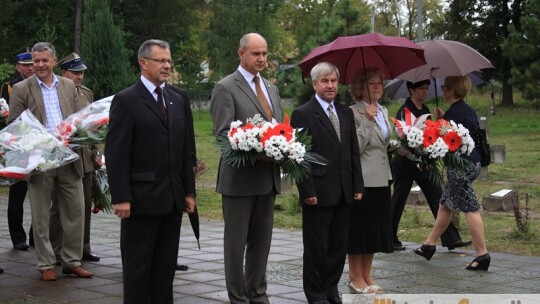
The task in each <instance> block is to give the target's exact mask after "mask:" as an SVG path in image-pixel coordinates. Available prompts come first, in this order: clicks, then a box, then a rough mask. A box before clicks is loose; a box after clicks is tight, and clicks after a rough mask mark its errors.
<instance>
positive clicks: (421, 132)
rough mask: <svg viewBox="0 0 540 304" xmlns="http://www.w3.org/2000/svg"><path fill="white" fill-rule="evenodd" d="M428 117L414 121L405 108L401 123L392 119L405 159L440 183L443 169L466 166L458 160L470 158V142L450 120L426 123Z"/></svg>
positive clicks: (461, 126) (472, 144)
mask: <svg viewBox="0 0 540 304" xmlns="http://www.w3.org/2000/svg"><path fill="white" fill-rule="evenodd" d="M429 116H430V114H424V115H422V116H420V117H418V118H416V117H415V116H414V115H413V114H412V113H411V111H410V110H409V109H407V108H405V112H404V119H405V120H397V119H394V118H392V120H393V122H394V124H395V126H396V128H395V130H396V134H397V136H398V140H399V144H400V146H403V147H405V148H406V149H407V150H408V152H410V153H409V154H408V156H407V157H408V158H409V159H410V160H412V161H414V162H417V163H418V168H421V169H422V168H432V169H435V170H434V172H435V173H436V174H437V176H435V178H437V179H438V180H439V181H440V182H442V180H443V179H442V172H443V170H444V167H445V166H451V167H455V168H458V169H462V168H464V167H465V165H466V164H467V163H468V162H469V161H468V160H466V159H463V158H462V157H461V156H463V155H470V154H471V152H472V150H473V149H474V140H473V139H472V137H471V136H470V135H469V130H468V129H467V128H465V127H464V126H463V125H462V124H457V123H455V122H454V121H453V120H451V121H447V120H444V119H439V120H437V121H432V120H430V119H428V118H429Z"/></svg>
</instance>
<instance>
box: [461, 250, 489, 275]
mask: <svg viewBox="0 0 540 304" xmlns="http://www.w3.org/2000/svg"><path fill="white" fill-rule="evenodd" d="M473 263H476V266H472V264H473ZM490 263H491V256H489V253H486V254H484V255H481V256H477V257H476V258H475V259H474V260H473V261H472V262H471V263H470V264H469V265H468V266H467V267H465V269H467V270H486V271H487V270H488V268H489V264H490Z"/></svg>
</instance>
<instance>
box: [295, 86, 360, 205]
mask: <svg viewBox="0 0 540 304" xmlns="http://www.w3.org/2000/svg"><path fill="white" fill-rule="evenodd" d="M334 107H335V109H336V114H337V116H338V119H339V127H340V133H341V142H340V140H339V139H338V137H337V134H336V131H335V129H334V127H333V126H332V123H331V122H330V118H328V115H327V114H326V112H325V110H324V109H323V108H322V107H321V105H320V104H319V102H318V101H317V99H316V98H315V97H313V98H312V99H311V101H310V102H307V103H305V104H303V105H302V106H300V107H298V108H297V109H296V110H294V112H293V113H292V115H291V124H292V126H293V127H294V128H302V132H308V133H309V134H310V135H311V143H312V149H311V151H312V152H315V153H317V154H319V155H321V156H323V157H324V158H326V159H327V160H328V164H327V165H319V164H311V174H310V175H309V176H308V177H307V178H304V179H303V180H302V182H298V183H297V186H298V192H299V193H300V201H301V202H303V201H304V200H305V199H306V198H309V197H314V196H316V197H317V204H318V205H319V206H334V205H337V204H338V203H339V202H340V200H341V198H342V197H343V198H344V200H345V202H346V203H348V204H352V202H353V195H354V193H364V181H363V178H362V166H363V165H362V164H361V163H360V151H359V148H358V141H357V138H356V132H355V126H354V119H353V115H352V112H351V110H350V109H349V108H347V107H346V106H344V105H341V104H338V103H335V102H334Z"/></svg>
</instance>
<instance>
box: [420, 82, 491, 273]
mask: <svg viewBox="0 0 540 304" xmlns="http://www.w3.org/2000/svg"><path fill="white" fill-rule="evenodd" d="M470 88H471V80H470V79H469V77H468V76H452V77H446V78H445V80H444V85H442V90H443V97H444V99H445V100H446V102H447V103H448V104H449V105H450V107H449V108H448V110H447V111H446V113H444V112H443V111H442V110H441V109H440V108H437V109H436V110H435V114H436V116H437V118H440V117H442V118H444V119H445V120H448V121H450V120H453V121H455V122H456V123H458V124H462V125H463V126H464V127H465V128H467V129H468V130H469V134H470V135H471V137H472V138H476V136H477V135H476V134H477V132H478V128H479V125H478V117H477V116H476V113H475V112H474V110H473V108H471V106H469V105H468V104H467V103H466V102H465V101H464V100H463V98H465V96H466V95H467V93H468V92H469V90H470ZM463 158H465V159H467V160H469V161H470V164H469V165H468V166H466V167H465V169H464V170H457V169H456V168H452V167H449V168H448V176H447V177H448V180H447V182H446V186H445V189H444V192H443V194H442V197H441V200H440V205H439V212H438V215H437V219H436V220H435V226H434V227H433V230H432V231H431V233H430V235H429V236H428V238H427V239H426V241H425V242H424V244H423V245H422V246H421V247H420V248H417V249H415V250H414V252H415V253H416V254H418V255H421V256H423V257H424V258H426V259H427V260H428V261H429V260H430V259H431V257H432V256H433V254H434V253H435V244H436V242H437V239H438V238H439V237H440V236H441V234H442V233H443V232H444V230H445V229H446V228H447V227H448V225H449V223H450V221H451V219H452V212H453V211H460V212H463V213H464V214H465V218H466V220H467V226H468V227H469V231H470V233H471V236H472V239H473V243H474V247H475V251H476V258H475V259H474V260H473V261H472V262H471V263H470V264H469V265H468V266H467V267H466V269H468V270H488V268H489V264H490V262H491V258H490V256H489V253H488V251H487V249H486V243H485V238H484V222H483V221H482V216H481V215H480V210H481V206H480V203H479V202H478V199H477V197H476V194H475V193H474V190H473V188H472V186H471V185H472V182H473V181H474V180H476V178H478V175H480V154H479V153H478V150H477V149H476V148H474V149H473V151H472V153H471V154H470V155H468V156H466V155H464V156H463Z"/></svg>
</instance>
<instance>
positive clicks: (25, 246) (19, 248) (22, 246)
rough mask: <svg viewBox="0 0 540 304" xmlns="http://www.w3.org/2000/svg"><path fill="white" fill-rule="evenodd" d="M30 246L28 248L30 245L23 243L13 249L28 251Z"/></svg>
mask: <svg viewBox="0 0 540 304" xmlns="http://www.w3.org/2000/svg"><path fill="white" fill-rule="evenodd" d="M29 247H30V246H28V244H26V243H25V242H21V243H17V244H15V245H13V248H15V249H16V250H20V251H26V250H28V248H29Z"/></svg>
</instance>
